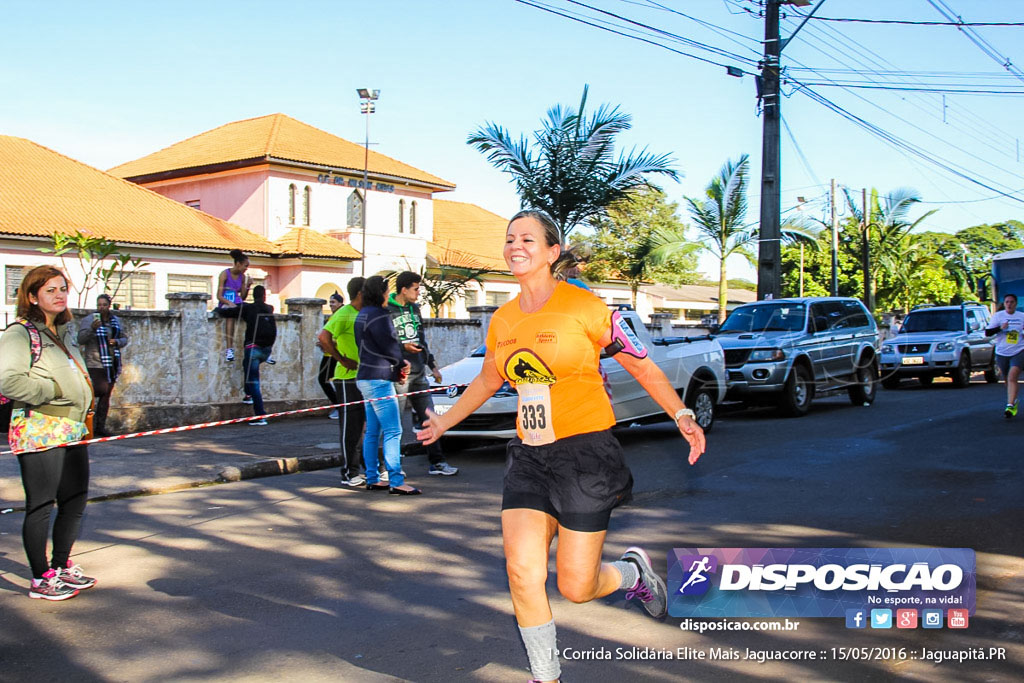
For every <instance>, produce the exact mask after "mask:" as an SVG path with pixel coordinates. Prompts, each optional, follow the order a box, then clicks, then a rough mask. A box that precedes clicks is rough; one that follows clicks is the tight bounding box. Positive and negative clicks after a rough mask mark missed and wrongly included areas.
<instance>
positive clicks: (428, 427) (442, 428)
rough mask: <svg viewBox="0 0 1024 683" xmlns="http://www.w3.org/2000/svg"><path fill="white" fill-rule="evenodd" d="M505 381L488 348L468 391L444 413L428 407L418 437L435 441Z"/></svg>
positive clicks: (482, 402) (422, 439) (491, 394)
mask: <svg viewBox="0 0 1024 683" xmlns="http://www.w3.org/2000/svg"><path fill="white" fill-rule="evenodd" d="M504 383H505V380H504V379H502V377H501V375H499V374H498V366H497V365H495V363H494V355H493V354H492V353H491V351H490V350H489V349H488V351H487V355H486V356H484V364H483V367H482V368H480V374H479V375H477V376H476V378H475V379H473V381H472V382H470V384H469V386H468V387H467V388H466V392H465V393H464V394H462V396H461V397H460V398H459V400H458V401H456V402H455V405H453V406H452V407H451V408H450V409H449V410H448V412H447V413H445V414H444V415H437V414H435V413H434V411H433V410H430V409H427V419H426V420H424V421H423V430H422V431H419V432H416V438H417V439H418V440H419V441H421V442H423V445H425V446H427V445H430V444H432V443H434V442H435V441H437V440H438V439H440V438H441V435H442V434H444V433H445V432H447V431H448V430H449V429H451V428H452V427H454V426H455V425H457V424H459V423H460V422H462V421H463V420H464V419H466V417H468V416H469V415H470V414H471V413H472V412H473V411H474V410H476V409H477V408H479V407H480V406H482V405H483V404H484V403H485V402H486V401H487V399H489V398H490V397H491V396H494V392H496V391H497V390H498V389H500V388H501V385H502V384H504Z"/></svg>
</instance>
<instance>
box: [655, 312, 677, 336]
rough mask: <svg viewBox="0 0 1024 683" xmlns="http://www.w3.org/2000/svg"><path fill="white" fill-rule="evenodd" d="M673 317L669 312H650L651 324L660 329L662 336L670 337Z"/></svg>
mask: <svg viewBox="0 0 1024 683" xmlns="http://www.w3.org/2000/svg"><path fill="white" fill-rule="evenodd" d="M674 317H675V316H674V315H672V314H671V313H651V325H652V326H653V327H654V328H656V329H659V330H661V336H662V337H671V336H672V319H673V318H674Z"/></svg>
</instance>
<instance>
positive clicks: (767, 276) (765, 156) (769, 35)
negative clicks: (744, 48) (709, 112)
mask: <svg viewBox="0 0 1024 683" xmlns="http://www.w3.org/2000/svg"><path fill="white" fill-rule="evenodd" d="M780 4H781V0H767V2H765V7H764V12H765V15H764V60H763V61H762V62H761V102H762V116H763V117H764V121H763V123H762V141H761V222H760V230H759V232H758V238H759V243H758V254H757V298H758V299H769V298H772V299H775V298H778V297H779V296H780V294H781V293H782V288H781V281H782V228H781V205H782V193H781V185H780V184H779V175H780V174H781V172H782V160H781V154H780V149H779V147H780V135H781V129H780V125H781V121H782V113H781V111H780V110H779V58H780V57H781V56H782V41H781V40H780V39H779V5H780Z"/></svg>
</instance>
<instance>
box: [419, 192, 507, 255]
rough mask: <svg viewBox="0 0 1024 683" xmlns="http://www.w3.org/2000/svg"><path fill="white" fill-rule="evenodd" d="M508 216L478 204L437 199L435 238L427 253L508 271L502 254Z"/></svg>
mask: <svg viewBox="0 0 1024 683" xmlns="http://www.w3.org/2000/svg"><path fill="white" fill-rule="evenodd" d="M507 228H508V219H507V218H502V217H501V216H499V215H498V214H496V213H491V212H490V211H488V210H487V209H484V208H481V207H479V206H477V205H476V204H468V203H466V202H453V201H445V200H443V199H435V200H434V241H433V242H430V243H428V244H427V254H428V255H429V256H430V257H431V258H433V259H435V260H437V261H439V262H440V261H443V262H446V263H450V264H452V265H459V266H462V265H466V266H469V267H476V268H489V269H491V270H496V271H499V272H507V271H508V265H507V264H506V263H505V258H504V257H503V256H502V255H501V251H502V248H503V246H504V244H505V230H506V229H507Z"/></svg>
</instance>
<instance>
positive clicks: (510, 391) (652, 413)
mask: <svg viewBox="0 0 1024 683" xmlns="http://www.w3.org/2000/svg"><path fill="white" fill-rule="evenodd" d="M619 315H621V316H622V318H623V319H624V320H625V321H626V322H627V324H629V326H630V327H631V328H632V330H633V332H634V333H636V335H637V336H638V337H639V338H640V341H641V342H643V344H644V346H645V347H647V350H648V353H649V355H650V357H651V359H652V360H654V362H655V363H656V364H657V365H658V367H660V368H661V369H662V371H663V372H664V373H665V375H666V376H667V377H668V379H669V381H670V382H671V383H672V386H673V387H675V388H676V390H677V391H678V392H679V394H680V396H682V397H683V401H684V402H685V403H686V406H687V407H688V408H690V409H691V410H693V412H694V413H695V414H696V416H697V424H699V425H700V426H701V427H702V428H703V429H704V431H705V432H706V431H708V430H709V429H711V425H712V424H713V423H714V421H715V411H716V407H717V405H718V404H719V403H721V402H722V400H723V399H724V398H725V390H726V386H725V377H726V375H725V355H724V353H723V352H722V347H721V346H720V345H719V343H718V342H717V341H715V340H714V339H711V338H709V337H707V336H702V337H693V338H690V337H666V338H661V339H652V338H651V335H650V333H649V332H648V331H647V327H646V326H645V325H644V323H643V321H642V320H641V319H640V316H639V315H637V314H636V312H634V311H632V310H620V311H619ZM484 352H485V348H484V347H483V346H480V347H479V348H477V349H476V350H474V351H473V352H472V353H471V354H470V355H469V356H468V357H467V358H463V359H462V360H460V361H457V362H455V363H452V364H451V365H448V366H446V367H444V368H442V369H441V373H442V376H443V377H444V380H445V384H447V385H448V386H449V387H450V388H449V391H448V393H447V394H441V393H437V394H434V396H433V398H434V411H435V412H436V413H438V414H439V415H440V414H443V413H444V412H446V411H447V410H448V409H449V408H451V407H452V406H453V405H454V404H455V402H456V401H457V400H458V397H459V396H460V395H461V394H462V393H463V392H464V391H465V389H466V388H465V386H458V387H457V389H456V385H466V384H469V383H470V382H471V381H473V379H474V378H475V377H476V376H477V375H478V374H480V368H481V367H482V366H483V360H484ZM601 367H602V368H603V369H604V371H605V373H606V374H607V376H608V382H609V385H610V386H611V390H612V407H613V409H614V410H615V419H616V421H617V422H619V423H627V424H628V423H632V422H640V421H657V420H661V419H665V420H667V419H670V418H669V416H667V415H665V412H664V411H663V410H662V409H661V407H659V406H658V404H657V403H655V402H654V399H652V398H651V397H650V395H648V393H647V392H646V391H645V390H644V388H643V387H642V386H640V384H639V383H638V382H637V381H636V380H635V379H633V377H632V376H631V375H630V374H629V373H628V372H626V370H625V369H623V367H622V366H621V365H619V362H618V361H616V360H615V359H614V358H608V357H602V359H601ZM517 400H518V396H517V394H516V391H515V389H514V388H513V387H512V386H510V385H509V383H508V382H506V383H505V384H504V385H502V387H501V388H500V389H499V390H498V391H497V392H496V393H495V394H494V396H493V397H492V398H490V399H488V400H487V402H486V403H484V404H483V405H482V406H480V408H478V409H477V410H476V412H474V413H473V414H472V415H469V416H468V417H467V418H466V419H465V420H463V421H462V422H460V423H459V424H458V425H456V426H455V427H454V428H452V429H451V430H450V431H448V432H446V433H445V438H449V437H451V438H484V439H511V438H512V437H514V436H515V435H516V415H517V413H518V411H517Z"/></svg>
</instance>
